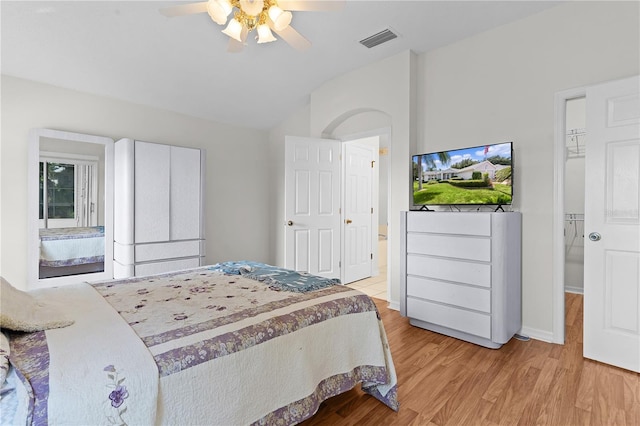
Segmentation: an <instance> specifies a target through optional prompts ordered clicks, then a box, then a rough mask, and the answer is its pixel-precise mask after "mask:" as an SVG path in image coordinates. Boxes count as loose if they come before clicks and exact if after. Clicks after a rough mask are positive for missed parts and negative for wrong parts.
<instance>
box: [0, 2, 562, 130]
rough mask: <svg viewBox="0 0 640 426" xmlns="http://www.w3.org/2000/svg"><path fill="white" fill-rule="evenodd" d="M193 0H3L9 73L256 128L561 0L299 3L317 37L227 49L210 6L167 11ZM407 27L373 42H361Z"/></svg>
mask: <svg viewBox="0 0 640 426" xmlns="http://www.w3.org/2000/svg"><path fill="white" fill-rule="evenodd" d="M181 3H184V2H178V1H172V2H157V1H122V2H120V1H41V2H38V1H2V2H0V7H1V9H0V12H1V19H2V21H1V24H2V26H1V52H2V53H1V55H2V56H1V71H2V73H3V74H6V75H11V76H16V77H21V78H26V79H30V80H35V81H39V82H43V83H48V84H52V85H55V86H60V87H64V88H69V89H73V90H78V91H82V92H87V93H92V94H97V95H102V96H107V97H111V98H116V99H121V100H125V101H130V102H133V103H137V104H142V105H147V106H152V107H157V108H161V109H165V110H170V111H175V112H178V113H183V114H186V115H190V116H194V117H200V118H204V119H208V120H214V121H218V122H222V123H228V124H232V125H239V126H245V127H251V128H257V129H265V128H270V127H272V126H274V125H276V124H278V123H279V122H280V121H282V120H283V119H285V118H286V117H287V116H288V115H289V114H291V113H292V112H293V111H295V110H296V109H297V108H299V107H301V106H303V105H305V104H306V103H307V102H308V97H309V94H310V93H311V92H312V91H313V90H314V89H315V88H317V87H318V86H320V85H321V84H322V83H324V82H325V81H327V80H330V79H332V78H334V77H336V76H338V75H341V74H344V73H346V72H348V71H350V70H353V69H357V68H359V67H362V66H364V65H366V64H369V63H373V62H376V61H379V60H381V59H383V58H386V57H389V56H392V55H394V54H396V53H399V52H402V51H405V50H407V49H411V50H413V51H415V52H417V53H422V52H425V51H429V50H431V49H436V48H438V47H441V46H445V45H447V44H450V43H453V42H455V41H457V40H460V39H463V38H466V37H469V36H472V35H474V34H477V33H479V32H483V31H486V30H488V29H491V28H493V27H497V26H500V25H504V24H506V23H509V22H512V21H514V20H518V19H522V18H524V17H526V16H529V15H531V14H535V13H539V12H541V11H543V10H544V9H547V8H550V7H553V6H556V5H557V4H558V3H560V2H547V1H517V0H516V1H426V0H423V1H416V0H414V1H375V0H368V1H347V2H346V4H345V6H344V8H342V10H340V11H332V12H294V14H293V21H292V22H291V25H292V26H293V27H294V28H295V29H296V30H297V31H298V32H300V33H301V34H302V35H303V36H305V37H306V38H307V39H308V40H309V41H310V42H311V43H312V46H311V48H310V49H308V50H306V51H302V52H301V51H298V50H295V49H293V48H291V47H290V46H289V45H287V44H286V43H285V42H283V41H282V40H279V41H276V42H273V43H268V44H260V45H258V44H256V42H255V40H254V39H253V33H250V36H249V38H248V40H247V43H246V46H245V48H244V50H243V51H242V52H241V53H229V52H227V44H228V37H227V36H226V35H224V34H222V33H221V30H222V29H223V27H220V26H219V25H217V24H216V23H214V22H213V21H212V20H211V19H210V18H209V16H208V15H207V14H206V13H201V14H197V15H189V16H182V17H174V18H167V17H165V16H163V15H162V14H160V13H159V9H160V8H162V7H166V6H172V5H176V4H181ZM387 28H390V29H392V30H393V31H394V32H396V33H397V34H398V35H399V37H398V38H396V39H394V40H391V41H389V42H387V43H384V44H382V45H379V46H376V47H373V48H371V49H368V48H366V47H364V46H362V45H361V44H360V43H359V40H361V39H363V38H366V37H368V36H370V35H372V34H375V33H377V32H379V31H381V30H384V29H387Z"/></svg>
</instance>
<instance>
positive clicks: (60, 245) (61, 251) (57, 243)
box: [40, 226, 104, 267]
mask: <svg viewBox="0 0 640 426" xmlns="http://www.w3.org/2000/svg"><path fill="white" fill-rule="evenodd" d="M103 261H104V226H91V227H78V228H50V229H44V228H43V229H40V266H54V267H57V266H75V265H84V264H87V263H96V262H103Z"/></svg>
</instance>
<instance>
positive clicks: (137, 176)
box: [113, 139, 206, 278]
mask: <svg viewBox="0 0 640 426" xmlns="http://www.w3.org/2000/svg"><path fill="white" fill-rule="evenodd" d="M114 156H115V176H114V233H113V235H114V250H113V251H114V266H113V272H114V277H115V278H126V277H131V276H140V275H149V274H155V273H162V272H167V271H173V270H178V269H185V268H191V267H196V266H200V265H201V264H202V263H203V261H204V256H205V251H204V249H205V239H204V220H203V219H204V182H205V179H204V176H205V164H206V162H205V161H206V156H205V152H204V151H202V150H200V149H194V148H185V147H178V146H172V145H163V144H156V143H149V142H142V141H135V140H132V139H121V140H119V141H117V142H116V143H115V148H114Z"/></svg>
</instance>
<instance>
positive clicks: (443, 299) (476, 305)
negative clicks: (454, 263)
mask: <svg viewBox="0 0 640 426" xmlns="http://www.w3.org/2000/svg"><path fill="white" fill-rule="evenodd" d="M407 296H408V297H417V298H420V299H428V300H430V301H433V302H440V303H446V304H448V305H454V306H459V307H461V308H466V309H473V310H476V311H481V312H486V313H487V314H489V313H491V290H489V289H488V288H480V287H469V286H466V285H457V284H452V283H446V282H442V281H434V280H430V279H427V278H419V277H407Z"/></svg>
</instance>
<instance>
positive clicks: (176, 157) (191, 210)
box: [170, 146, 200, 240]
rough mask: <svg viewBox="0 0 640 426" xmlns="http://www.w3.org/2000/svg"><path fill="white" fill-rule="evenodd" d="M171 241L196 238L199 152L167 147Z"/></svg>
mask: <svg viewBox="0 0 640 426" xmlns="http://www.w3.org/2000/svg"><path fill="white" fill-rule="evenodd" d="M170 224H171V226H170V228H171V230H170V237H171V240H191V239H198V238H200V150H199V149H193V148H183V147H178V146H172V147H171V210H170Z"/></svg>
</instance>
